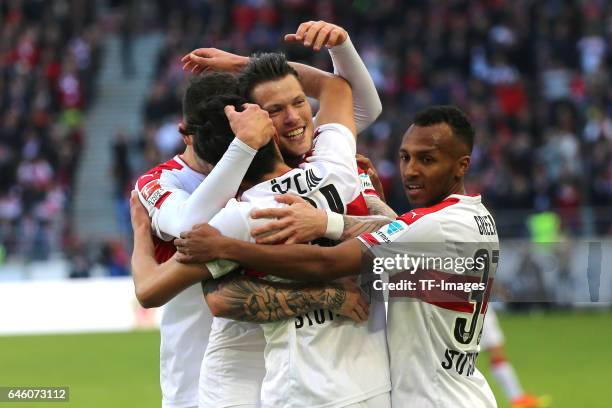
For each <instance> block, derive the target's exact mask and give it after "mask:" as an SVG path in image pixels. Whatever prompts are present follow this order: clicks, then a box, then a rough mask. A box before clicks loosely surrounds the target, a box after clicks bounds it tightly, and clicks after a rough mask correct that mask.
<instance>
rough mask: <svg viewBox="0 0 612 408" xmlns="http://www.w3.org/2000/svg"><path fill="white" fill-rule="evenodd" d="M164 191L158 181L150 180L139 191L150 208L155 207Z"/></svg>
mask: <svg viewBox="0 0 612 408" xmlns="http://www.w3.org/2000/svg"><path fill="white" fill-rule="evenodd" d="M165 192H166V191H165V190H164V189H163V188H162V186H161V185H160V184H159V180H158V179H155V180H151V181H149V182H148V183H147V184H145V186H144V187H143V188H142V189H141V190H140V193H141V194H142V196H143V198H144V199H145V200H146V201H147V202H148V203H149V204H151V205H152V206H155V204H157V202H158V201H159V199H160V198H162V196H163V195H164V193H165Z"/></svg>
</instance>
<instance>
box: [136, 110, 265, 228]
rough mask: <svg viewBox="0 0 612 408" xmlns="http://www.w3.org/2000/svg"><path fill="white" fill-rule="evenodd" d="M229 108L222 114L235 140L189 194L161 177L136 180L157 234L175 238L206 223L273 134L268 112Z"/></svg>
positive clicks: (141, 198)
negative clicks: (230, 126)
mask: <svg viewBox="0 0 612 408" xmlns="http://www.w3.org/2000/svg"><path fill="white" fill-rule="evenodd" d="M232 108H233V107H226V115H227V116H228V119H229V120H230V124H231V125H232V130H233V131H234V134H235V135H236V139H234V141H233V142H232V143H231V144H230V146H229V147H228V149H227V151H226V152H225V153H224V155H223V157H222V158H221V160H220V161H219V163H217V165H216V166H215V167H214V169H213V170H212V171H211V173H210V174H209V175H208V176H207V177H206V179H205V180H204V181H203V182H202V183H201V184H200V185H199V186H198V187H197V188H196V189H195V190H194V191H193V193H191V194H188V193H186V192H185V191H182V190H180V189H178V188H176V187H174V186H171V185H166V184H164V183H166V182H165V181H164V180H161V179H159V180H158V179H149V178H148V175H145V176H142V177H141V178H140V179H139V180H138V182H137V184H136V188H137V191H138V193H139V197H140V200H141V202H142V203H143V204H144V205H145V206H146V207H147V208H148V210H149V215H150V216H151V217H152V218H153V226H154V228H155V232H156V234H157V235H158V236H160V237H162V238H163V237H167V236H171V237H178V236H179V234H180V233H181V232H183V231H187V230H190V229H191V228H192V227H193V226H194V225H195V224H199V223H202V222H208V221H209V220H210V219H211V218H212V216H213V215H214V214H216V213H217V212H218V211H219V210H220V209H221V208H223V206H224V205H225V203H227V201H228V200H229V199H230V198H232V197H233V196H234V195H235V194H236V191H237V190H238V187H239V186H240V183H241V182H242V179H243V177H244V175H245V174H246V172H247V170H248V168H249V166H250V164H251V161H252V160H253V157H255V154H256V153H257V149H259V147H261V146H263V145H265V144H266V143H268V141H269V140H270V138H271V137H272V135H273V134H274V132H275V130H274V125H273V124H272V121H271V120H270V118H269V116H268V113H267V112H265V111H263V110H261V109H260V108H259V107H258V106H256V105H251V104H249V105H248V106H247V107H246V109H245V110H244V111H243V112H236V111H235V110H234V109H232ZM169 177H172V176H171V175H170V176H169ZM149 183H152V184H149ZM155 183H156V184H155ZM148 186H149V187H148ZM150 186H153V188H150Z"/></svg>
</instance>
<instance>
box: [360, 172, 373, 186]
mask: <svg viewBox="0 0 612 408" xmlns="http://www.w3.org/2000/svg"><path fill="white" fill-rule="evenodd" d="M359 179H360V180H361V186H362V187H363V188H364V190H373V189H374V185H373V184H372V180H371V179H370V176H368V173H359Z"/></svg>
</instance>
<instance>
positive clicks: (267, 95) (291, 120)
mask: <svg viewBox="0 0 612 408" xmlns="http://www.w3.org/2000/svg"><path fill="white" fill-rule="evenodd" d="M251 96H252V99H253V101H254V102H255V103H257V104H258V105H259V106H261V107H262V108H263V109H264V110H266V111H267V112H268V113H269V114H270V118H271V119H272V122H273V123H274V127H275V128H276V133H277V137H278V139H277V140H276V141H277V143H278V144H279V147H280V149H281V152H282V154H283V157H285V159H286V160H287V159H289V160H290V159H296V158H299V157H301V156H302V155H303V154H305V153H306V152H308V151H309V150H310V149H311V148H312V134H313V129H314V125H313V123H312V109H311V107H310V104H309V103H308V100H307V99H306V95H305V94H304V90H303V89H302V86H301V85H300V82H299V81H298V79H297V78H296V77H295V76H294V75H291V74H289V75H286V76H285V77H283V78H281V79H278V80H274V81H267V82H262V83H261V84H259V85H257V86H255V87H254V88H253V90H252V91H251Z"/></svg>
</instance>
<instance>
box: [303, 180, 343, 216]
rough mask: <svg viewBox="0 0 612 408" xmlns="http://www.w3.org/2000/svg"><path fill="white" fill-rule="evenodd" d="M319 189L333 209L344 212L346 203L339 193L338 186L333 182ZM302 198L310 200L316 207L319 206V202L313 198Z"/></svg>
mask: <svg viewBox="0 0 612 408" xmlns="http://www.w3.org/2000/svg"><path fill="white" fill-rule="evenodd" d="M319 191H320V192H321V194H323V197H325V200H326V201H327V205H328V206H329V209H330V210H331V211H333V212H335V213H338V214H344V204H343V203H342V198H340V194H339V193H338V190H337V189H336V186H334V185H333V184H328V185H326V186H323V187H321V188H319ZM302 198H303V199H304V200H306V201H308V202H309V203H310V205H312V206H313V207H314V208H317V203H315V202H314V200H313V199H311V198H308V197H302Z"/></svg>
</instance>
